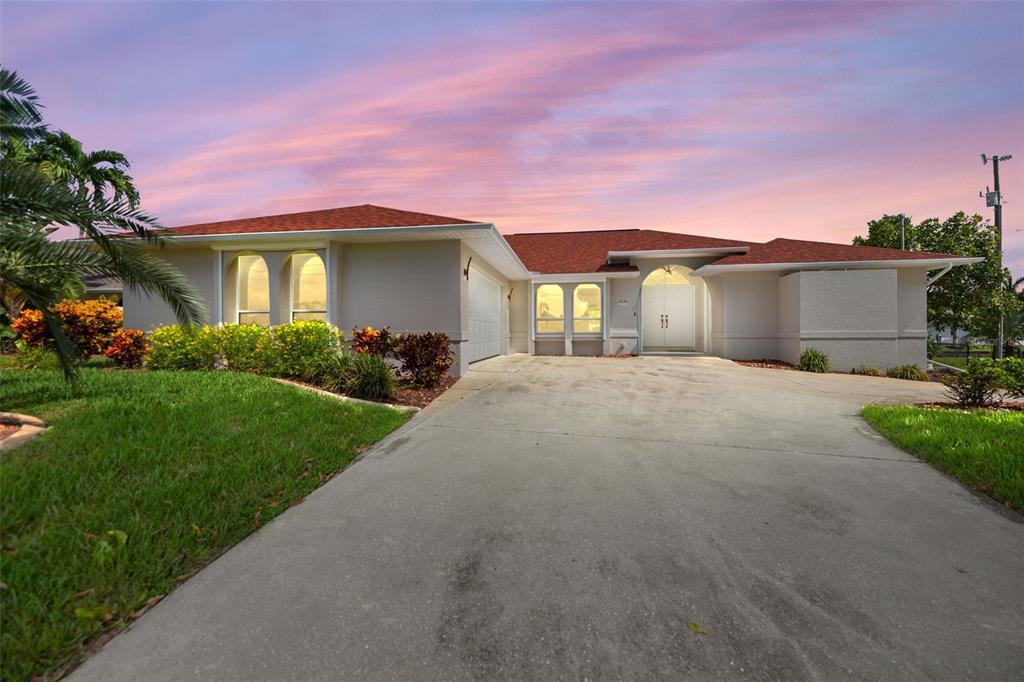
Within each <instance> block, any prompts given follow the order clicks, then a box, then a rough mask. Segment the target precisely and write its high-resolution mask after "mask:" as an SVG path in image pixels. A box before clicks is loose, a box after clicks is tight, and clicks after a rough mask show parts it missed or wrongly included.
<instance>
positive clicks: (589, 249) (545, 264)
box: [505, 230, 749, 273]
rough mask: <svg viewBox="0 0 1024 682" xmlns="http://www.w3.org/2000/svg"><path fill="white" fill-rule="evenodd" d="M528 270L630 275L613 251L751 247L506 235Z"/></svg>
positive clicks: (611, 234) (627, 236)
mask: <svg viewBox="0 0 1024 682" xmlns="http://www.w3.org/2000/svg"><path fill="white" fill-rule="evenodd" d="M505 240H506V241H508V243H509V245H511V246H512V249H513V250H514V251H515V252H516V254H517V255H518V256H519V259H520V260H521V261H523V264H524V265H525V266H526V267H527V269H528V270H530V271H532V272H540V273H572V272H630V271H634V270H636V268H635V267H633V266H631V265H608V252H609V251H658V250H662V249H709V248H722V247H729V246H748V245H749V242H740V241H736V240H734V239H717V238H715V237H699V236H696V235H692V234H679V233H676V232H659V231H657V230H593V231H580V232H533V233H523V234H509V235H505Z"/></svg>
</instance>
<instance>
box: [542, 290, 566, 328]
mask: <svg viewBox="0 0 1024 682" xmlns="http://www.w3.org/2000/svg"><path fill="white" fill-rule="evenodd" d="M536 299H537V333H538V334H562V333H564V332H565V299H564V298H563V294H562V287H561V286H559V285H558V284H542V285H540V286H539V287H537V296H536Z"/></svg>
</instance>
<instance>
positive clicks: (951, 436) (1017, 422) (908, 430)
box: [862, 405, 1024, 511]
mask: <svg viewBox="0 0 1024 682" xmlns="http://www.w3.org/2000/svg"><path fill="white" fill-rule="evenodd" d="M862 414H863V416H864V419H866V420H867V422H868V423H869V424H871V426H873V427H875V429H876V430H878V432H879V433H881V434H882V435H883V436H885V437H886V438H888V439H889V440H891V441H892V442H893V443H895V444H896V445H898V446H899V447H901V448H903V449H904V450H907V451H908V452H911V453H913V454H915V455H917V456H918V457H920V458H921V459H923V460H925V461H926V462H929V463H931V464H933V465H935V466H936V467H938V468H939V469H942V470H943V471H945V472H946V473H947V474H949V475H951V476H954V477H956V478H958V479H960V480H961V481H963V482H964V483H966V484H967V485H969V486H970V487H972V488H974V489H975V490H980V491H981V492H984V493H986V494H988V495H991V496H992V497H994V498H995V499H997V500H999V501H1000V502H1003V503H1005V504H1007V505H1009V506H1011V507H1014V508H1016V509H1017V510H1019V511H1024V412H994V411H988V410H971V411H966V410H947V409H938V410H932V409H927V408H921V407H906V406H902V405H897V406H893V405H868V406H867V407H865V408H864V411H863V413H862Z"/></svg>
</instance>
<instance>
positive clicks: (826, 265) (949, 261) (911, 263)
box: [693, 257, 985, 277]
mask: <svg viewBox="0 0 1024 682" xmlns="http://www.w3.org/2000/svg"><path fill="white" fill-rule="evenodd" d="M983 260H985V259H984V258H973V257H972V258H968V257H958V258H903V259H899V260H884V259H883V260H853V261H821V262H811V263H736V264H733V265H716V264H714V263H708V264H707V265H705V266H703V267H700V268H697V269H696V270H695V271H694V272H693V274H694V275H697V276H699V277H713V276H715V275H723V274H726V273H729V272H758V271H761V272H769V271H779V270H875V269H882V268H913V267H916V268H928V269H935V268H943V267H946V266H947V265H948V266H950V267H955V266H958V265H973V264H975V263H980V262H982V261H983Z"/></svg>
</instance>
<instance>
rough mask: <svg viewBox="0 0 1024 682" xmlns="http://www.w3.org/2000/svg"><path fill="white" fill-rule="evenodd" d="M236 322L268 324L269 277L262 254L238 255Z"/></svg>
mask: <svg viewBox="0 0 1024 682" xmlns="http://www.w3.org/2000/svg"><path fill="white" fill-rule="evenodd" d="M238 324H258V325H260V326H261V327H269V326H270V277H269V276H268V273H267V262H266V261H265V260H263V257H262V256H254V255H244V256H239V257H238Z"/></svg>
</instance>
